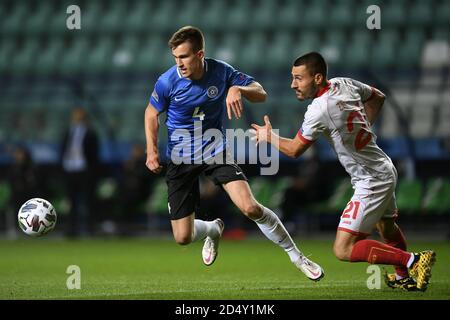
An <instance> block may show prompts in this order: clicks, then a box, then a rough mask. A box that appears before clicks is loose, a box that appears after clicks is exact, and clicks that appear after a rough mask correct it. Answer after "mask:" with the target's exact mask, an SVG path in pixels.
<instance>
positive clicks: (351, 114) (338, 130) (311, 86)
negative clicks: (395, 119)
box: [252, 52, 435, 291]
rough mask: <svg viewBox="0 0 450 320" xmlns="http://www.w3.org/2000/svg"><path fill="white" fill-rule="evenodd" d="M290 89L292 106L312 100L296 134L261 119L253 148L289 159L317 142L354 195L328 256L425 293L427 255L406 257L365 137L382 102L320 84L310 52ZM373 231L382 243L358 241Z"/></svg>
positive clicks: (375, 149) (391, 191)
mask: <svg viewBox="0 0 450 320" xmlns="http://www.w3.org/2000/svg"><path fill="white" fill-rule="evenodd" d="M291 88H292V89H294V91H295V93H296V96H297V98H298V99H299V100H306V99H313V100H312V102H311V104H310V105H309V106H308V110H307V111H306V113H305V116H304V121H303V125H302V127H301V129H300V130H299V132H298V134H297V135H296V136H295V137H294V138H293V139H288V138H283V137H279V136H277V135H276V134H275V133H274V132H273V131H272V126H271V124H270V120H269V117H268V116H265V117H264V122H265V124H264V125H263V126H258V125H256V124H252V127H253V128H254V129H255V131H254V133H255V137H254V139H255V140H256V143H259V142H261V141H267V142H269V143H271V142H272V141H273V143H274V146H275V147H277V148H278V149H279V150H280V151H281V152H282V153H284V154H286V155H287V156H290V157H293V158H296V157H299V156H300V155H301V154H302V153H303V152H305V151H306V149H308V147H309V146H310V145H311V144H312V143H314V141H315V140H316V139H317V138H318V137H319V135H321V134H322V135H324V136H325V138H326V139H327V140H328V141H329V143H330V144H331V146H332V147H333V148H334V150H335V152H336V154H337V156H338V159H339V161H340V163H341V164H342V166H343V167H344V168H345V170H346V171H347V172H348V174H349V175H350V176H351V183H352V186H353V189H354V190H355V193H354V195H353V197H352V198H351V199H350V201H349V202H348V204H347V207H346V208H345V209H344V211H343V213H342V215H341V219H340V223H339V226H338V230H337V234H336V239H335V242H334V247H333V250H334V254H335V255H336V257H337V258H338V259H339V260H342V261H350V262H360V261H366V262H369V263H376V264H387V265H393V266H395V270H396V274H395V275H394V274H392V275H386V276H385V280H386V283H387V285H388V286H390V287H392V288H402V289H405V290H410V291H412V290H421V291H425V290H426V289H427V285H428V282H429V279H430V277H431V267H432V265H433V263H434V261H435V253H434V252H433V251H422V252H419V253H410V252H407V251H406V241H405V238H404V236H403V233H402V231H401V230H400V228H399V226H398V225H397V224H396V222H395V220H396V217H397V213H398V210H397V206H396V201H395V187H396V184H397V171H396V169H395V167H394V165H393V163H392V161H391V159H390V158H389V157H388V156H387V155H386V154H385V153H384V152H383V151H382V150H381V149H380V147H379V146H378V145H377V143H376V136H375V134H374V133H373V132H372V130H371V125H372V124H373V122H374V121H375V119H376V118H377V116H378V114H379V112H380V110H381V107H382V105H383V102H384V100H385V95H384V94H383V93H382V92H381V91H379V90H378V89H376V88H373V87H370V86H368V85H366V84H363V83H361V82H359V81H356V80H353V79H350V78H333V79H330V80H327V65H326V62H325V60H324V58H323V57H322V56H321V55H320V54H319V53H317V52H311V53H308V54H305V55H303V56H301V57H299V58H297V59H296V60H295V62H294V65H293V67H292V84H291ZM375 227H376V228H377V229H378V231H379V233H380V235H381V237H382V238H383V240H384V242H385V243H382V242H379V241H375V240H369V239H366V238H367V236H369V235H370V233H371V232H372V230H373V229H374V228H375Z"/></svg>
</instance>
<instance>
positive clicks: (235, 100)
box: [226, 81, 267, 120]
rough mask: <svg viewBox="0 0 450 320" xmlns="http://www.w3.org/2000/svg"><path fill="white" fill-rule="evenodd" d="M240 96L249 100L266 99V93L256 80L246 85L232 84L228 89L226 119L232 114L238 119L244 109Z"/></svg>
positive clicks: (260, 100) (258, 100) (259, 100)
mask: <svg viewBox="0 0 450 320" xmlns="http://www.w3.org/2000/svg"><path fill="white" fill-rule="evenodd" d="M242 97H244V98H245V99H247V100H248V101H250V102H264V101H266V97H267V93H266V91H265V90H264V88H263V87H262V85H261V84H259V83H258V82H256V81H253V82H252V83H250V84H249V85H248V86H232V87H230V89H228V94H227V99H226V104H227V113H228V119H230V120H231V117H232V115H233V114H234V116H235V117H236V119H239V118H240V117H241V115H242V111H243V109H244V106H243V103H242Z"/></svg>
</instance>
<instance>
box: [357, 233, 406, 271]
mask: <svg viewBox="0 0 450 320" xmlns="http://www.w3.org/2000/svg"><path fill="white" fill-rule="evenodd" d="M409 258H411V254H410V253H409V252H406V251H403V250H400V249H397V248H394V247H391V246H388V245H386V244H384V243H381V242H378V241H375V240H360V241H357V242H356V243H355V244H354V245H353V249H352V253H351V255H350V261H351V262H359V261H366V262H369V263H373V264H375V263H376V264H390V265H394V266H405V267H406V265H407V264H408V260H409Z"/></svg>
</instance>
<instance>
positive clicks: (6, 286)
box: [0, 237, 450, 300]
mask: <svg viewBox="0 0 450 320" xmlns="http://www.w3.org/2000/svg"><path fill="white" fill-rule="evenodd" d="M296 242H297V244H298V245H299V246H300V248H301V249H302V250H303V252H304V253H305V254H307V255H309V254H310V255H311V256H310V258H311V259H313V260H314V261H316V262H318V263H320V264H321V265H322V267H323V268H324V269H325V278H323V279H322V280H321V281H320V282H317V283H315V282H312V281H310V280H308V279H307V278H306V277H305V276H304V275H303V274H302V273H301V272H299V271H297V269H295V267H294V266H293V265H292V264H291V263H290V262H289V259H288V256H287V255H286V254H285V253H284V252H283V251H282V250H280V249H279V248H278V247H277V246H275V245H274V244H273V243H271V242H269V241H267V240H266V241H265V240H263V239H261V240H257V239H256V240H255V239H248V240H244V241H226V240H223V241H222V242H221V246H220V254H219V256H218V258H217V260H216V262H215V264H214V265H213V266H211V267H205V266H204V265H203V263H202V261H201V246H202V244H201V243H195V244H192V245H190V246H178V245H177V244H175V243H174V242H173V241H172V240H169V239H168V240H150V239H110V240H105V239H103V240H101V239H96V240H80V241H67V240H57V239H52V238H51V237H49V238H40V239H32V238H29V239H23V240H20V241H0V252H1V258H0V299H160V300H172V299H175V300H186V299H187V300H189V299H199V300H203V299H208V300H209V299H213V300H214V299H224V300H236V299H256V300H259V299H268V300H276V299H287V300H300V299H301V300H305V299H351V300H354V299H376V300H380V299H381V300H385V299H444V300H449V299H450V273H449V272H448V270H449V269H448V266H449V263H450V243H449V242H419V241H416V242H410V249H411V250H419V249H434V250H435V251H436V252H437V262H436V264H435V266H434V268H433V272H432V274H433V276H432V279H431V283H430V285H429V288H428V290H427V291H426V292H425V293H422V292H403V291H397V290H392V289H390V288H388V287H386V286H385V284H384V283H381V288H380V289H372V290H369V289H368V288H367V285H366V282H367V279H368V277H369V276H371V274H368V273H367V267H368V266H369V264H367V263H345V262H340V261H338V260H337V259H336V258H334V256H333V254H332V250H331V245H332V243H331V241H322V240H321V241H319V240H317V241H314V240H300V239H298V240H297V241H296ZM69 265H77V266H79V267H80V269H81V289H79V290H78V289H73V290H69V289H67V286H66V281H67V279H68V277H69V276H70V274H67V273H66V270H67V267H68V266H69ZM380 267H383V266H380ZM389 270H393V269H392V268H389Z"/></svg>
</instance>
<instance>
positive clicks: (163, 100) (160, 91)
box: [150, 78, 170, 112]
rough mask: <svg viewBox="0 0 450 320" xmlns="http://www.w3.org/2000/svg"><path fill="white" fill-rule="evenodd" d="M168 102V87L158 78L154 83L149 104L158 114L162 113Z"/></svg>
mask: <svg viewBox="0 0 450 320" xmlns="http://www.w3.org/2000/svg"><path fill="white" fill-rule="evenodd" d="M169 101H170V99H169V88H168V85H167V84H166V83H165V82H164V81H163V80H162V79H161V78H160V79H158V81H156V83H155V87H154V89H153V92H152V95H151V96H150V103H151V104H152V106H154V107H155V109H156V110H158V111H159V112H164V111H166V110H167V107H168V106H169Z"/></svg>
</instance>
